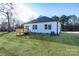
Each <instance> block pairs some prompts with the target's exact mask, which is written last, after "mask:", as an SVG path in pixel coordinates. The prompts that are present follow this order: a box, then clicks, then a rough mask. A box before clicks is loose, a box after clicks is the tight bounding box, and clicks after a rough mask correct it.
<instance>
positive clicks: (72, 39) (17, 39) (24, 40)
mask: <svg viewBox="0 0 79 59" xmlns="http://www.w3.org/2000/svg"><path fill="white" fill-rule="evenodd" d="M0 55H3V56H4V55H8V56H9V55H11V56H14V55H17V56H18V55H20V56H53V55H55V56H59V55H68V56H69V55H78V56H79V34H78V33H76V34H69V33H63V34H60V35H59V36H52V35H45V34H30V35H25V36H16V33H14V32H11V33H3V32H0Z"/></svg>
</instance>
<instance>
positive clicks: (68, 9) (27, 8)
mask: <svg viewBox="0 0 79 59" xmlns="http://www.w3.org/2000/svg"><path fill="white" fill-rule="evenodd" d="M15 10H16V15H17V18H18V19H20V20H22V21H23V22H27V21H30V20H31V19H32V18H37V17H39V16H40V15H42V16H48V17H52V16H55V15H56V16H59V17H60V16H61V15H63V14H65V15H77V16H79V3H19V4H16V8H15Z"/></svg>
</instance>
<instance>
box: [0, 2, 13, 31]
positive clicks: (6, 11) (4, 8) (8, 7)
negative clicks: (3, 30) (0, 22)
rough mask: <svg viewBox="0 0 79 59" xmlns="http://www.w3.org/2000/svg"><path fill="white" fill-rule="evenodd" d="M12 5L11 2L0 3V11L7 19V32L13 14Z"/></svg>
mask: <svg viewBox="0 0 79 59" xmlns="http://www.w3.org/2000/svg"><path fill="white" fill-rule="evenodd" d="M13 9H14V6H13V4H12V3H0V13H1V14H2V15H4V16H5V17H6V18H7V20H8V32H10V28H11V27H10V19H11V17H12V15H13V13H12V10H13Z"/></svg>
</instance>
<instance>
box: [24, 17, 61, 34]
mask: <svg viewBox="0 0 79 59" xmlns="http://www.w3.org/2000/svg"><path fill="white" fill-rule="evenodd" d="M60 27H61V25H60V22H59V21H56V20H55V19H51V18H49V17H46V16H42V17H39V18H37V19H34V20H31V21H29V22H27V23H25V24H24V28H26V29H27V28H28V29H29V30H30V31H31V32H33V33H44V34H59V33H60Z"/></svg>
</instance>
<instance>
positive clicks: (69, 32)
mask: <svg viewBox="0 0 79 59" xmlns="http://www.w3.org/2000/svg"><path fill="white" fill-rule="evenodd" d="M61 33H72V34H79V32H78V31H77V32H75V31H74V32H70V31H65V32H61Z"/></svg>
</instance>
